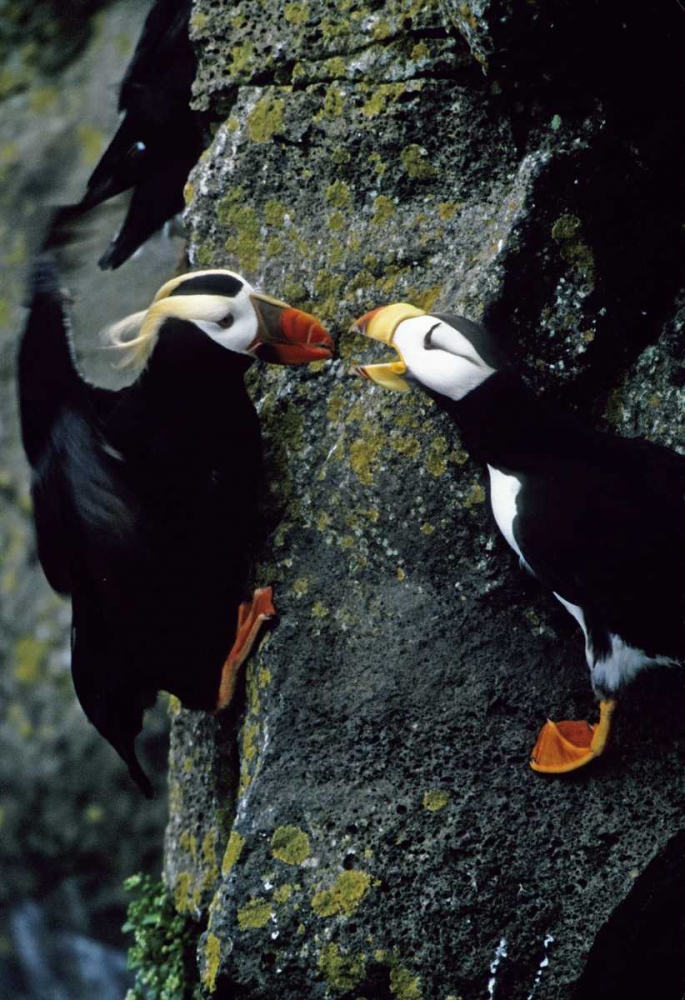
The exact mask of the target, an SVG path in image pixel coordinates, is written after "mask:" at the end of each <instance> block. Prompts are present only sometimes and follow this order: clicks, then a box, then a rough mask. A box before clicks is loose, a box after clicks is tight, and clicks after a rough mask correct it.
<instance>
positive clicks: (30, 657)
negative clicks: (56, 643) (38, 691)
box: [14, 635, 49, 685]
mask: <svg viewBox="0 0 685 1000" xmlns="http://www.w3.org/2000/svg"><path fill="white" fill-rule="evenodd" d="M48 648H49V647H48V644H47V643H46V642H44V641H42V640H40V639H34V638H33V636H30V635H27V636H24V638H22V639H19V640H17V643H16V645H15V647H14V657H15V660H14V675H15V677H16V678H17V680H18V681H19V683H20V684H26V685H31V684H35V683H36V681H37V680H38V679H39V677H40V675H41V673H42V668H43V664H44V662H45V658H46V655H47V652H48Z"/></svg>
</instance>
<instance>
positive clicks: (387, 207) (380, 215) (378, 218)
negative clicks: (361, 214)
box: [371, 194, 397, 226]
mask: <svg viewBox="0 0 685 1000" xmlns="http://www.w3.org/2000/svg"><path fill="white" fill-rule="evenodd" d="M396 211H397V208H396V206H395V202H394V201H393V200H392V198H387V197H386V196H385V195H384V194H379V195H378V197H377V198H374V201H373V216H372V218H371V223H372V225H374V226H381V225H383V224H384V223H386V222H387V221H388V219H391V218H392V217H393V215H394V214H395V212H396Z"/></svg>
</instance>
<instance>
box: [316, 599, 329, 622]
mask: <svg viewBox="0 0 685 1000" xmlns="http://www.w3.org/2000/svg"><path fill="white" fill-rule="evenodd" d="M330 613H331V611H330V608H327V607H326V605H325V604H322V603H321V601H315V602H314V604H312V615H313V616H314V618H326V617H327V616H328V615H330Z"/></svg>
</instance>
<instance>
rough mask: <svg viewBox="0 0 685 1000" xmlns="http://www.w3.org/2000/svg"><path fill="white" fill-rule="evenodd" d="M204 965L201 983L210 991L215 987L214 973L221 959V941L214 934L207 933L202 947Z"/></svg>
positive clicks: (217, 969)
mask: <svg viewBox="0 0 685 1000" xmlns="http://www.w3.org/2000/svg"><path fill="white" fill-rule="evenodd" d="M204 960H205V967H204V970H203V972H202V984H203V986H205V987H206V988H207V990H208V991H209V992H210V993H213V992H214V990H215V989H216V975H217V972H218V971H219V962H220V961H221V942H220V941H219V939H218V937H217V936H216V934H208V935H207V940H206V942H205V947H204Z"/></svg>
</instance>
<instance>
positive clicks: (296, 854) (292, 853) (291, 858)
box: [271, 826, 311, 865]
mask: <svg viewBox="0 0 685 1000" xmlns="http://www.w3.org/2000/svg"><path fill="white" fill-rule="evenodd" d="M271 853H272V854H273V856H274V857H275V858H278V860H279V861H283V862H285V864H286V865H301V864H302V862H303V861H306V859H307V858H308V857H309V855H310V854H311V847H310V844H309V837H308V836H307V834H306V833H305V831H304V830H301V829H300V828H299V826H279V827H278V829H277V830H274V834H273V836H272V838H271Z"/></svg>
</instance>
